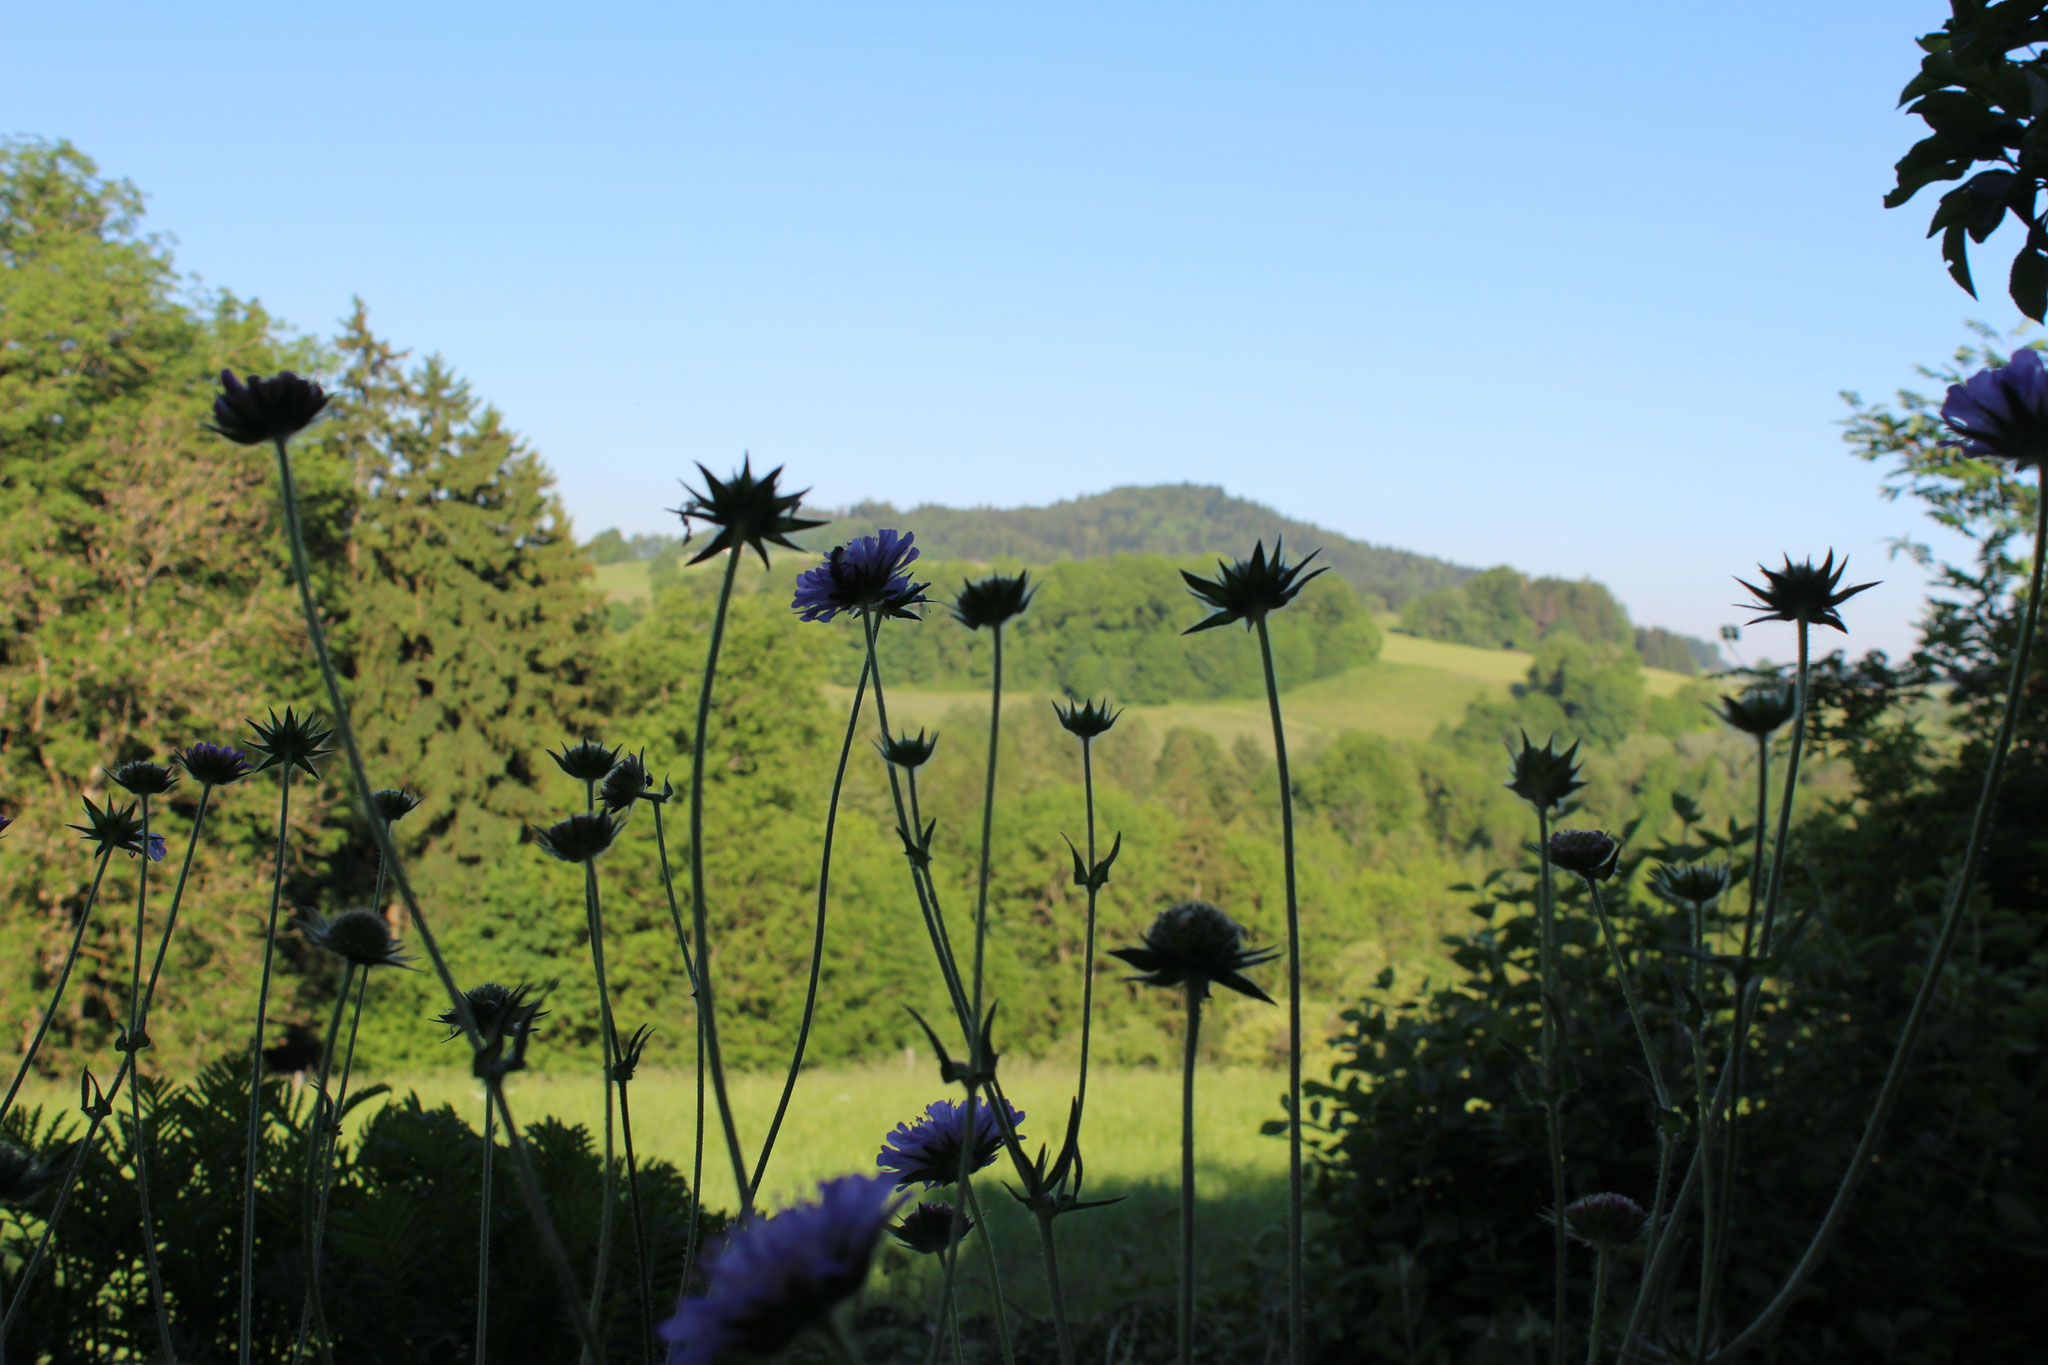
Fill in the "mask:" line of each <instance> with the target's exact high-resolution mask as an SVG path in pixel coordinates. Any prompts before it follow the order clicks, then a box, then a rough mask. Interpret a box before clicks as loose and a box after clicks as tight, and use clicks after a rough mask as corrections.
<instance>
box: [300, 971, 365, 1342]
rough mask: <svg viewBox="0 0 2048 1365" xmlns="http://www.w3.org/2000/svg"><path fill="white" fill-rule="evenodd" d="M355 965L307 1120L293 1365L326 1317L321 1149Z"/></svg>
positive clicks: (344, 977) (331, 1024) (346, 975)
mask: <svg viewBox="0 0 2048 1365" xmlns="http://www.w3.org/2000/svg"><path fill="white" fill-rule="evenodd" d="M355 974H356V964H355V963H354V962H353V961H350V962H347V963H346V964H345V965H344V966H343V967H342V970H341V989H340V990H338V991H336V992H335V993H334V1010H333V1012H332V1013H331V1014H329V1015H328V1018H327V1041H326V1043H325V1045H323V1046H322V1047H321V1049H320V1078H319V1082H318V1084H317V1085H315V1087H314V1090H313V1113H312V1116H311V1117H310V1118H309V1119H308V1120H307V1122H306V1185H305V1193H304V1195H303V1197H302V1202H303V1204H304V1206H305V1207H304V1214H305V1219H306V1306H305V1310H304V1311H303V1312H301V1313H300V1314H299V1336H298V1340H297V1341H296V1342H294V1343H293V1345H292V1361H293V1365H297V1362H298V1361H299V1360H300V1359H301V1358H302V1357H303V1356H304V1355H305V1351H306V1340H307V1337H308V1334H309V1333H310V1331H311V1328H312V1323H313V1319H314V1318H315V1317H316V1316H318V1317H321V1318H322V1319H323V1320H324V1318H325V1316H326V1315H325V1314H324V1313H322V1312H321V1311H320V1310H321V1304H320V1255H321V1237H320V1230H319V1213H318V1209H319V1202H320V1185H321V1184H322V1183H323V1180H324V1177H325V1175H326V1167H325V1163H323V1162H322V1161H321V1159H320V1158H321V1152H322V1149H323V1148H324V1147H325V1146H326V1137H327V1124H328V1122H329V1120H330V1118H331V1119H333V1120H334V1121H335V1123H336V1126H337V1127H338V1126H339V1120H340V1115H339V1113H337V1112H336V1111H335V1110H334V1108H333V1107H332V1106H331V1105H330V1104H329V1103H328V1100H327V1077H328V1074H329V1073H330V1071H331V1070H332V1068H333V1066H334V1045H335V1042H336V1041H337V1040H338V1039H339V1038H340V1037H341V1013H342V1011H343V1010H344V1009H346V1008H347V1007H348V992H349V987H350V986H352V985H354V984H355ZM320 1339H321V1342H322V1346H323V1349H325V1348H326V1343H327V1336H326V1329H325V1327H324V1325H323V1327H322V1329H321V1334H320Z"/></svg>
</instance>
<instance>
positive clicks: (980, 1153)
mask: <svg viewBox="0 0 2048 1365" xmlns="http://www.w3.org/2000/svg"><path fill="white" fill-rule="evenodd" d="M1002 1103H1003V1105H1004V1107H1005V1108H1006V1109H1008V1110H1009V1116H1010V1130H1011V1131H1012V1132H1016V1131H1017V1129H1018V1125H1020V1124H1022V1123H1023V1122H1024V1111H1023V1110H1022V1109H1018V1108H1016V1107H1015V1106H1013V1105H1011V1104H1010V1103H1009V1101H1007V1100H1004V1101H1002ZM989 1105H990V1101H989V1099H988V1098H987V1097H983V1099H982V1100H981V1102H980V1103H978V1104H976V1105H975V1107H974V1153H973V1156H972V1157H971V1158H970V1159H969V1161H968V1164H967V1173H968V1174H969V1175H972V1174H973V1173H974V1172H976V1171H978V1170H980V1169H982V1168H983V1167H984V1166H987V1165H988V1164H989V1163H990V1162H992V1161H994V1160H995V1159H996V1154H997V1153H998V1152H1000V1151H1002V1149H1003V1125H1002V1122H1001V1121H1000V1120H999V1119H997V1117H996V1113H995V1110H994V1109H992V1108H990V1107H989ZM1020 1137H1021V1135H1020ZM967 1141H968V1140H967V1106H966V1105H965V1104H963V1103H960V1102H958V1101H955V1100H934V1101H932V1102H931V1103H930V1104H928V1105H926V1106H925V1111H924V1116H923V1117H922V1118H920V1119H919V1120H918V1121H917V1122H916V1123H899V1124H897V1125H896V1126H895V1128H893V1129H892V1130H890V1133H889V1136H888V1138H887V1140H886V1141H884V1143H883V1144H882V1152H881V1155H880V1156H877V1157H876V1158H875V1164H876V1165H877V1166H880V1167H881V1168H882V1169H883V1170H885V1171H887V1172H889V1173H890V1174H891V1175H893V1176H894V1177H895V1178H896V1186H897V1188H898V1189H901V1188H903V1187H905V1186H908V1185H915V1184H918V1183H920V1182H921V1183H922V1184H923V1185H924V1187H925V1188H926V1189H930V1188H931V1187H932V1186H934V1185H950V1184H952V1183H953V1182H954V1181H956V1180H958V1179H959V1178H960V1159H961V1150H962V1148H964V1147H965V1146H967Z"/></svg>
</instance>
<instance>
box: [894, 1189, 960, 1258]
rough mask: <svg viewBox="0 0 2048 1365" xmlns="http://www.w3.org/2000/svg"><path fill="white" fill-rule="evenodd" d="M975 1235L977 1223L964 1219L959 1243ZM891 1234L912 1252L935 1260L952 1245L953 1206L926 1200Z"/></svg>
mask: <svg viewBox="0 0 2048 1365" xmlns="http://www.w3.org/2000/svg"><path fill="white" fill-rule="evenodd" d="M972 1231H974V1220H973V1219H972V1218H966V1217H962V1218H961V1219H960V1240H961V1241H963V1242H964V1241H966V1240H967V1234H968V1233H970V1232H972ZM889 1232H890V1234H891V1235H893V1236H894V1237H895V1238H896V1240H897V1241H899V1242H901V1243H902V1244H903V1245H904V1246H906V1247H908V1248H910V1249H911V1250H912V1251H915V1252H919V1253H921V1254H923V1255H926V1256H935V1255H937V1254H938V1253H939V1252H941V1251H944V1250H945V1249H946V1248H947V1247H949V1246H951V1245H952V1244H953V1206H952V1205H951V1204H948V1203H947V1202H946V1201H945V1200H943V1199H932V1200H927V1201H926V1202H924V1203H922V1204H919V1205H918V1206H917V1207H916V1208H914V1209H912V1210H911V1211H910V1212H909V1213H906V1214H904V1215H903V1220H902V1221H901V1222H899V1223H897V1224H895V1225H894V1226H893V1227H891V1228H890V1229H889Z"/></svg>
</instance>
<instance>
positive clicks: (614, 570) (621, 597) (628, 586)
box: [591, 559, 654, 602]
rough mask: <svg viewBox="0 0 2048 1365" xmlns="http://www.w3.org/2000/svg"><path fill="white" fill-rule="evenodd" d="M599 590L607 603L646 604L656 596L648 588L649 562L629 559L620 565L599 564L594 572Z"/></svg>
mask: <svg viewBox="0 0 2048 1365" xmlns="http://www.w3.org/2000/svg"><path fill="white" fill-rule="evenodd" d="M591 572H592V574H593V575H594V581H595V583H596V584H597V590H598V591H599V592H601V593H603V594H604V599H605V601H607V602H645V601H648V600H649V599H651V598H652V597H653V595H654V593H653V590H652V589H650V588H649V587H648V586H647V561H646V560H644V559H628V560H625V561H623V562H621V563H618V564H599V565H597V566H596V567H595V568H594V569H593V570H592V571H591Z"/></svg>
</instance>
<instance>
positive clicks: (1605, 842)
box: [1546, 829, 1621, 882]
mask: <svg viewBox="0 0 2048 1365" xmlns="http://www.w3.org/2000/svg"><path fill="white" fill-rule="evenodd" d="M1546 852H1547V855H1548V857H1549V859H1550V865H1551V866H1552V867H1556V868H1561V869H1562V870H1564V871H1566V872H1576V873H1577V874H1578V875H1580V876H1581V877H1584V878H1585V879H1586V880H1587V881H1591V882H1604V881H1606V880H1607V879H1608V878H1609V877H1612V876H1613V875H1614V869H1615V865H1616V864H1617V863H1619V862H1620V861H1621V845H1620V844H1619V843H1616V842H1615V839H1614V836H1613V835H1611V834H1609V833H1608V832H1607V831H1606V830H1603V829H1561V830H1559V831H1557V833H1555V834H1553V835H1551V836H1550V847H1549V849H1548V850H1546Z"/></svg>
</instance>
